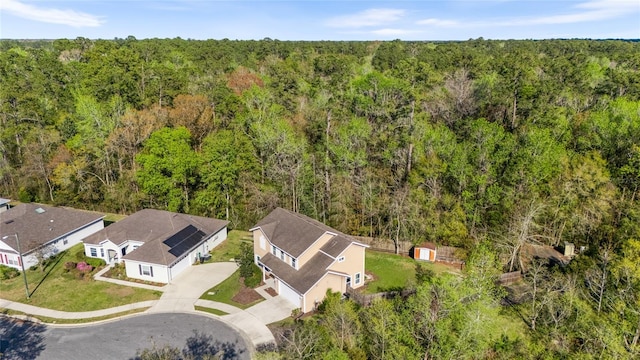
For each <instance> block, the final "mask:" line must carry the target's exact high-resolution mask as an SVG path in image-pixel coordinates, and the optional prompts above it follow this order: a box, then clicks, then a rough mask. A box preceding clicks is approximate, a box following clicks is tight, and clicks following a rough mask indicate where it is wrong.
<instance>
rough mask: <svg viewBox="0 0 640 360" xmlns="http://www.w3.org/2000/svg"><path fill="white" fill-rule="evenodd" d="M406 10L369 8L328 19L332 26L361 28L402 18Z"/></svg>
mask: <svg viewBox="0 0 640 360" xmlns="http://www.w3.org/2000/svg"><path fill="white" fill-rule="evenodd" d="M405 13H406V11H405V10H402V9H369V10H365V11H361V12H359V13H357V14H352V15H344V16H336V17H334V18H331V19H329V20H328V21H327V23H326V24H327V25H328V26H330V27H338V28H361V27H367V26H379V25H384V24H390V23H393V22H395V21H398V20H400V19H401V18H402V17H403V16H404V15H405Z"/></svg>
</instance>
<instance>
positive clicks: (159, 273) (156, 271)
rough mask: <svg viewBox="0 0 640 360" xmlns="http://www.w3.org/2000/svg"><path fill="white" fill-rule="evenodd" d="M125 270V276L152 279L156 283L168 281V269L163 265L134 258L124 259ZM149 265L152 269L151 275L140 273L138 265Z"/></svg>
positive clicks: (166, 282)
mask: <svg viewBox="0 0 640 360" xmlns="http://www.w3.org/2000/svg"><path fill="white" fill-rule="evenodd" d="M124 264H125V270H126V271H127V276H128V277H130V278H133V279H139V280H145V281H153V282H157V283H164V284H168V283H169V274H168V269H167V267H166V266H164V265H158V264H149V263H145V262H140V261H134V260H125V261H124ZM141 265H144V266H150V267H151V268H152V271H153V276H150V275H142V274H140V266H141Z"/></svg>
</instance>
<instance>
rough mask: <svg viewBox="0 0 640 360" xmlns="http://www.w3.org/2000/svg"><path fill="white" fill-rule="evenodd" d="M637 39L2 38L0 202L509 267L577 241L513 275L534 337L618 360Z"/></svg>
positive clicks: (624, 346)
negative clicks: (540, 247) (155, 215)
mask: <svg viewBox="0 0 640 360" xmlns="http://www.w3.org/2000/svg"><path fill="white" fill-rule="evenodd" d="M639 46H640V45H639V44H638V43H637V42H630V41H622V40H606V41H604V40H603V41H596V40H543V41H531V40H527V41H513V40H509V41H507V40H505V41H501V40H484V39H476V40H469V41H464V42H418V41H414V42H405V41H399V40H396V41H388V42H350V41H343V42H330V41H314V42H304V41H286V42H285V41H278V40H272V39H264V40H260V41H232V40H227V39H224V40H207V41H195V40H184V39H179V38H177V39H146V40H137V39H135V38H133V37H128V38H126V39H114V40H90V39H86V38H76V39H59V40H55V41H15V40H3V41H1V42H0V123H1V126H0V154H1V156H0V193H1V194H2V196H3V197H11V198H16V199H19V200H21V201H38V202H45V203H51V204H54V205H66V206H73V207H78V208H87V209H92V210H99V211H108V212H116V213H132V212H134V211H136V210H139V209H142V208H147V207H151V208H157V209H167V210H171V211H179V212H185V213H192V214H197V215H203V216H211V217H217V218H222V219H228V220H229V221H231V224H232V226H233V227H236V228H249V227H251V226H252V225H253V224H255V222H256V221H257V220H259V219H260V218H261V217H263V216H264V215H266V214H267V213H268V212H269V211H270V210H271V209H272V208H273V207H275V206H281V207H285V208H288V209H292V210H295V211H299V212H302V213H305V214H306V215H309V216H311V217H314V218H316V219H318V220H320V221H323V222H325V223H327V224H328V225H330V226H333V227H335V228H337V229H339V230H341V231H343V232H345V233H349V234H353V235H363V236H371V237H379V238H384V239H388V240H389V241H392V242H395V243H398V242H399V241H411V242H414V243H420V242H424V241H432V242H435V243H438V244H442V245H450V246H459V247H463V248H466V249H467V250H469V251H472V252H473V251H474V250H475V249H476V248H477V247H478V244H488V246H489V247H490V251H491V252H492V253H493V254H496V256H497V257H498V258H499V259H500V261H499V267H500V270H501V271H513V270H521V269H522V268H523V267H524V263H523V258H524V254H523V249H524V248H525V247H526V245H527V244H544V245H551V246H557V245H560V244H563V243H564V242H572V243H574V244H576V246H577V247H580V246H584V247H585V248H587V249H588V250H587V252H586V253H585V254H584V255H583V256H581V257H580V258H579V260H578V261H575V262H573V264H572V265H571V266H570V267H568V268H567V269H563V270H553V272H552V273H549V271H552V270H549V269H548V268H547V267H544V266H540V267H537V268H536V269H537V270H536V271H533V272H531V271H530V272H529V275H527V276H528V279H529V280H530V281H531V284H533V285H531V289H535V291H534V290H532V292H531V293H530V296H529V297H528V298H527V300H526V301H525V303H526V304H528V306H529V308H528V310H527V309H524V308H523V310H522V311H523V315H522V316H523V319H524V320H525V321H524V322H525V323H526V324H527V326H528V327H529V329H530V331H529V332H528V333H527V338H526V339H527V341H532V343H534V344H539V345H540V344H546V345H549V344H554V346H555V345H558V344H560V345H562V346H564V347H563V349H564V350H562V351H566V353H567V354H573V353H580V351H582V350H583V349H584V348H587V347H589V348H590V349H591V350H589V351H591V352H589V354H591V355H589V356H593V357H596V356H597V355H595V354H596V353H597V351H601V353H600V354H601V356H604V357H609V355H610V356H611V357H618V358H621V357H625V356H628V355H629V354H637V352H638V345H637V344H638V339H639V338H640V314H639V313H638V311H637V309H638V308H639V307H640V303H639V302H638V294H639V293H638V291H639V287H640V272H639V271H638V269H637V266H636V265H635V264H637V262H638V261H637V260H638V255H639V253H638V244H637V241H638V239H640V236H638V235H639V232H640V227H639V224H640V222H639V221H638V220H639V219H638V214H639V210H640V208H639V205H638V200H637V196H638V185H640V48H639ZM559 279H561V280H562V281H560V280H559ZM442 281H444V280H442ZM558 281H559V282H558ZM425 286H426V285H425ZM429 286H431V287H430V288H429V289H431V290H428V291H431V292H432V293H433V292H434V291H435V292H436V293H437V292H438V291H441V290H437V289H436V290H433V288H432V287H433V286H435V285H433V284H432V285H429ZM438 286H440V285H438ZM441 286H444V287H445V288H446V287H448V286H453V285H451V284H441ZM456 286H458V285H456ZM460 286H462V285H460ZM425 291H427V290H425ZM442 291H444V290H442ZM419 294H420V291H418V295H419ZM556 297H557V298H556ZM560 298H561V299H562V300H561V301H560V300H557V301H551V300H549V299H560ZM577 299H580V301H578V300H577ZM567 303H568V304H570V305H571V306H572V307H571V308H569V309H565V308H557V307H554V306H557V304H567ZM381 306H382V305H381ZM384 306H397V305H393V304H391V305H389V304H386V305H384ZM396 310H398V311H396V313H403V311H404V310H403V311H400V310H402V309H396ZM423 310H424V309H423ZM525 310H526V311H525ZM532 314H537V315H535V316H534V315H532ZM578 314H590V315H589V316H587V318H588V319H589V320H588V321H592V322H585V323H583V325H580V326H581V327H580V328H576V327H575V326H578V325H576V324H577V323H578V322H579V321H577V320H578V318H577V316H578ZM561 316H565V317H564V318H563V319H574V320H575V321H572V322H571V323H572V324H573V325H572V326H574V327H572V328H571V329H569V330H567V329H566V328H563V327H562V326H561V325H560V323H561V322H560V320H559V317H561ZM571 316H574V317H573V318H572V317H571ZM580 321H587V320H582V318H581V319H580ZM554 324H555V325H554ZM603 324H616V326H615V328H612V327H611V325H606V326H605V325H603ZM601 325H602V326H601ZM451 326H453V325H451ZM367 328H370V327H368V325H367ZM541 328H542V329H544V330H540V329H541ZM560 329H562V331H560ZM604 329H607V330H606V334H605V330H604ZM429 331H431V330H429ZM460 331H463V330H460ZM465 331H466V330H465ZM609 331H611V332H609ZM565 332H570V333H571V334H573V335H575V334H582V335H581V336H575V337H568V336H565V335H563V334H565ZM560 333H562V334H560ZM549 334H555V335H554V336H556V335H557V337H550V336H548V335H549ZM558 334H560V335H558ZM421 336H422V335H421ZM558 336H559V337H558ZM563 336H564V337H563ZM598 336H600V338H598ZM552 338H553V341H552V340H550V339H552ZM532 339H534V340H535V339H545V340H541V341H542V342H535V341H534V340H532ZM412 341H414V340H412ZM415 341H417V340H415ZM505 341H506V340H505ZM545 341H550V342H545ZM596 342H597V344H599V345H594V344H596ZM560 345H558V346H560ZM424 346H427V345H424ZM501 346H505V347H509V348H513V346H515V345H514V344H511V343H505V344H503V345H501ZM540 346H541V345H540ZM341 348H342V349H346V348H345V347H344V346H342V347H341ZM593 349H597V350H593ZM341 351H342V350H341ZM443 351H444V350H443ZM514 351H515V350H514ZM609 351H614V352H613V353H609ZM438 354H441V357H451V356H453V355H446V354H449V353H446V352H442V353H438ZM485 354H488V353H485ZM558 354H562V352H561V351H560V352H558ZM581 354H582V353H581ZM612 354H613V355H612ZM433 356H434V357H440V355H438V356H436V355H433ZM475 356H476V355H473V356H471V357H475Z"/></svg>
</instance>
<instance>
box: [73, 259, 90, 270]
mask: <svg viewBox="0 0 640 360" xmlns="http://www.w3.org/2000/svg"><path fill="white" fill-rule="evenodd" d="M76 269H78V270H79V271H81V272H91V270H93V266H91V265H89V264H87V263H86V262H84V261H82V262H79V263H78V265H76Z"/></svg>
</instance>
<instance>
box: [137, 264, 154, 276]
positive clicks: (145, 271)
mask: <svg viewBox="0 0 640 360" xmlns="http://www.w3.org/2000/svg"><path fill="white" fill-rule="evenodd" d="M138 266H139V270H140V275H145V276H151V277H153V267H152V266H149V265H142V264H140V265H138Z"/></svg>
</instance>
